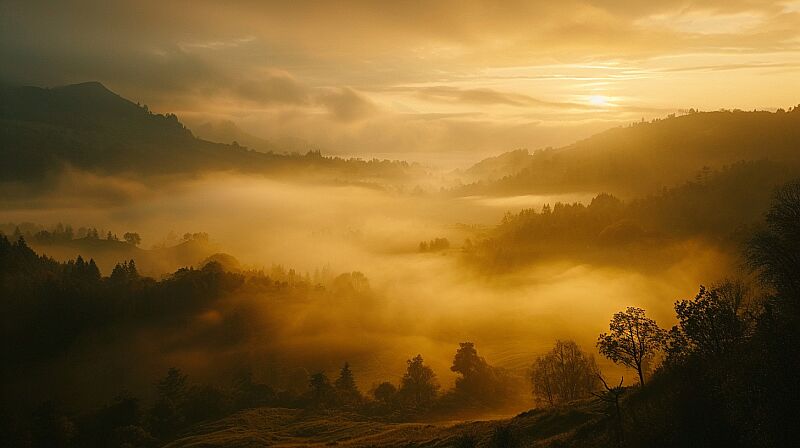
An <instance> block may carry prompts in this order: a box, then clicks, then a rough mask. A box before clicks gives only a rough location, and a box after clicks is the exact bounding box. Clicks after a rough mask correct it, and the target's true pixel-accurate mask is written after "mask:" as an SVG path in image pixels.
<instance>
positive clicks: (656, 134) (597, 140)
mask: <svg viewBox="0 0 800 448" xmlns="http://www.w3.org/2000/svg"><path fill="white" fill-rule="evenodd" d="M763 159H769V160H772V161H779V162H782V163H784V164H786V165H788V166H791V167H795V168H796V167H797V166H798V165H799V164H800V107H796V108H794V109H790V110H789V111H788V112H785V111H778V112H774V113H771V112H764V111H758V112H744V111H718V112H701V113H692V114H688V115H683V116H678V117H674V116H673V117H669V118H666V119H663V120H656V121H653V122H649V123H646V122H644V123H638V124H634V125H631V126H628V127H620V128H615V129H611V130H608V131H605V132H602V133H600V134H597V135H595V136H592V137H590V138H588V139H585V140H582V141H579V142H576V143H574V144H572V145H569V146H565V147H561V148H556V149H543V150H538V151H534V152H533V153H531V154H527V152H526V151H519V150H518V151H513V152H510V153H506V154H503V155H501V156H498V157H494V158H491V159H486V160H484V161H482V162H479V163H478V164H476V165H474V166H473V167H472V168H470V169H468V170H466V172H465V174H466V175H467V177H466V179H465V180H467V181H468V182H469V181H471V180H472V179H474V178H475V177H478V178H480V179H481V180H480V181H478V182H475V183H473V184H470V185H467V186H465V187H462V188H460V189H458V190H457V191H458V193H459V194H492V195H505V194H514V195H518V194H544V193H551V192H559V193H563V192H565V191H581V192H586V191H591V192H599V191H609V192H612V193H615V194H624V195H641V194H649V193H652V192H654V191H657V190H658V189H660V188H662V187H664V186H669V185H674V184H677V183H681V182H684V181H686V180H688V179H689V178H690V177H691V176H693V175H694V173H696V172H698V171H699V170H700V169H701V168H702V167H704V166H707V167H710V168H717V169H718V168H722V167H723V166H724V165H730V164H733V163H735V162H739V161H747V160H763ZM654 167H658V168H657V169H655V168H654Z"/></svg>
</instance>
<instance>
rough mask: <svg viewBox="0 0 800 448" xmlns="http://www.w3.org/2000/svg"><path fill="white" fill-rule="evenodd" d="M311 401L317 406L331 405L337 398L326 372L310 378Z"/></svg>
mask: <svg viewBox="0 0 800 448" xmlns="http://www.w3.org/2000/svg"><path fill="white" fill-rule="evenodd" d="M308 384H309V386H310V393H311V401H312V403H314V404H315V405H322V406H325V405H330V404H333V400H334V398H335V397H336V394H335V391H334V389H333V386H331V382H330V380H329V379H328V375H325V372H317V373H315V374H313V375H311V378H309V383H308Z"/></svg>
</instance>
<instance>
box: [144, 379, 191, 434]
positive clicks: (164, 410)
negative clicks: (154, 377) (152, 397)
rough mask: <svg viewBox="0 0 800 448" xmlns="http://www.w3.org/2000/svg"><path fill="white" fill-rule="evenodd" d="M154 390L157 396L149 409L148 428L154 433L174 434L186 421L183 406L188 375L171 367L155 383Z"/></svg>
mask: <svg viewBox="0 0 800 448" xmlns="http://www.w3.org/2000/svg"><path fill="white" fill-rule="evenodd" d="M156 390H157V391H158V398H157V399H156V401H155V403H153V407H152V408H151V410H150V428H151V430H152V432H153V434H154V435H156V436H158V437H166V436H169V435H172V434H174V433H175V432H176V431H177V430H178V429H180V427H181V426H182V425H183V424H184V423H185V421H186V418H185V416H184V414H183V407H184V402H185V401H186V394H187V392H188V377H187V376H186V375H184V374H183V373H182V372H181V371H180V369H177V368H175V367H171V368H170V369H169V370H168V371H167V375H166V376H165V377H164V378H163V379H162V380H161V381H159V382H158V383H157V384H156Z"/></svg>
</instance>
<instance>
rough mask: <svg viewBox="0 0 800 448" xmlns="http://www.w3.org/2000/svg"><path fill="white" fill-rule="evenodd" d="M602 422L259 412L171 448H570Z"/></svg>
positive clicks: (572, 413) (579, 408)
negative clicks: (426, 420) (405, 419)
mask: <svg viewBox="0 0 800 448" xmlns="http://www.w3.org/2000/svg"><path fill="white" fill-rule="evenodd" d="M600 418H601V417H600V416H599V414H598V413H597V409H596V405H595V404H594V403H592V402H590V401H586V402H581V403H577V404H575V405H572V406H570V407H566V408H560V409H553V410H532V411H528V412H525V413H522V414H520V415H518V416H516V417H514V418H512V419H507V420H490V421H473V422H460V423H452V422H450V423H438V424H423V423H389V422H382V421H380V420H377V419H370V418H367V417H363V416H359V415H356V414H351V413H345V412H336V411H322V412H318V413H312V412H308V411H302V410H296V409H278V408H259V409H251V410H246V411H242V412H239V413H237V414H234V415H232V416H229V417H226V418H223V419H221V420H218V421H215V422H210V423H206V424H202V425H199V426H197V427H195V428H194V429H193V430H191V431H190V432H189V433H188V434H185V435H183V436H182V437H181V438H179V439H177V440H175V441H173V442H172V443H170V444H169V445H167V446H168V447H169V448H189V447H223V446H224V447H256V446H276V447H295V446H308V447H314V446H318V447H323V446H342V447H409V446H414V447H469V446H478V447H484V446H485V447H491V446H526V447H527V446H542V447H544V446H571V441H574V440H576V439H581V438H582V437H576V434H577V433H579V432H580V431H581V429H582V428H588V427H589V426H590V425H592V424H593V423H594V422H596V421H597V420H598V419H600ZM509 442H510V443H509Z"/></svg>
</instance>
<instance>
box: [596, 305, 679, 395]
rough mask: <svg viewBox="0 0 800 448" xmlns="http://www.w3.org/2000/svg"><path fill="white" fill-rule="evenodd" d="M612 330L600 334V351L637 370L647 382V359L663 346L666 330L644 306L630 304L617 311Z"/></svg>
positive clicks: (641, 380) (610, 328) (611, 358)
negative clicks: (645, 376)
mask: <svg viewBox="0 0 800 448" xmlns="http://www.w3.org/2000/svg"><path fill="white" fill-rule="evenodd" d="M608 327H609V330H610V332H609V333H602V334H601V335H600V336H599V337H598V338H597V348H598V349H599V350H600V353H601V354H602V355H603V356H605V357H606V358H608V359H610V360H611V361H613V362H615V363H618V364H623V365H625V366H628V367H630V368H633V369H635V370H636V373H637V374H638V375H639V384H641V385H644V374H645V367H646V363H647V362H648V361H649V360H650V359H651V358H652V356H653V355H655V354H656V353H657V352H658V351H659V350H660V349H661V348H662V346H663V343H664V340H665V338H666V334H665V332H664V330H662V329H661V328H659V327H658V325H657V324H656V322H655V321H654V320H652V319H650V318H648V317H647V316H645V313H644V310H643V309H641V308H635V307H628V308H627V309H626V310H625V311H622V312H619V313H616V314H614V316H613V317H612V318H611V322H610V323H609V325H608Z"/></svg>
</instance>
